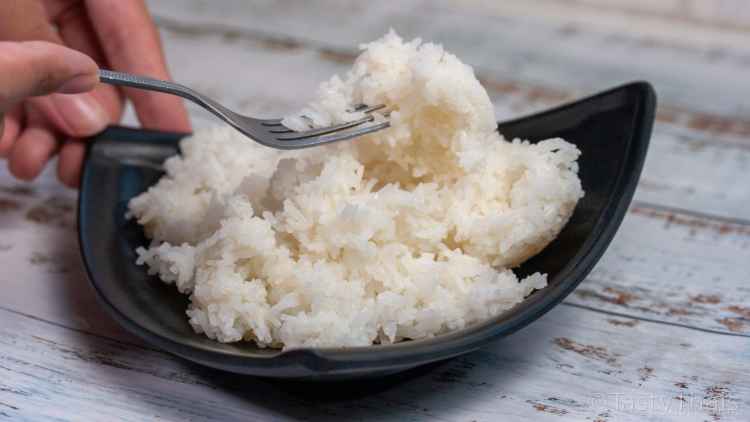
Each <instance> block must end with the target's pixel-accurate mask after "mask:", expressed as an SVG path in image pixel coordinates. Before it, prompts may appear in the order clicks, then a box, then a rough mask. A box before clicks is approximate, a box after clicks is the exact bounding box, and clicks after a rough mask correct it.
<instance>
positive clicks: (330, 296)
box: [130, 32, 583, 348]
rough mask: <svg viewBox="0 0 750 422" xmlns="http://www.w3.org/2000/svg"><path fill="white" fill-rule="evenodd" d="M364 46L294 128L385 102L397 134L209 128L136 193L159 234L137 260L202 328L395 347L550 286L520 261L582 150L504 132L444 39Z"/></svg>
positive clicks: (563, 203)
mask: <svg viewBox="0 0 750 422" xmlns="http://www.w3.org/2000/svg"><path fill="white" fill-rule="evenodd" d="M362 48H363V50H364V51H363V52H362V54H361V56H360V57H359V58H358V59H357V60H356V62H355V63H354V67H353V69H352V70H351V71H350V72H349V73H348V74H347V75H346V76H345V78H344V79H341V78H339V77H333V78H332V79H331V80H330V81H328V82H326V83H324V84H323V85H322V86H321V88H320V90H319V93H318V95H317V99H316V100H315V101H314V102H313V103H312V104H311V105H310V106H308V107H307V108H306V109H305V110H303V111H302V112H301V113H300V114H305V115H306V116H308V118H307V119H306V118H300V117H299V115H296V117H294V116H293V117H289V118H287V119H286V120H285V123H286V124H287V125H289V126H290V127H292V128H294V129H298V130H302V129H305V128H307V127H308V126H310V125H311V126H324V125H328V124H331V123H336V122H342V121H346V120H350V119H353V118H357V117H360V114H359V113H357V112H354V113H352V112H350V111H347V110H350V109H351V108H352V105H353V104H359V103H366V104H378V103H383V104H386V105H387V106H388V109H389V110H392V113H391V115H390V121H391V128H389V129H387V130H384V131H380V132H377V133H374V134H372V135H368V136H366V137H363V138H360V139H357V140H354V141H350V142H344V143H339V144H335V145H329V146H326V147H320V148H314V149H308V150H302V151H292V152H282V151H276V150H272V149H269V148H265V147H262V146H259V145H257V144H255V143H254V142H251V141H248V140H247V139H245V138H244V137H243V136H242V135H240V134H238V133H236V132H235V131H233V130H232V129H230V128H227V127H221V128H215V129H211V130H207V131H203V132H200V133H196V134H195V135H194V136H193V137H191V138H188V139H185V140H184V141H183V142H182V144H181V150H182V155H181V156H176V157H172V158H170V159H169V160H167V162H166V164H165V166H166V172H167V174H166V175H165V176H164V177H163V178H162V179H161V180H160V181H159V182H158V183H157V184H156V185H155V186H153V187H151V188H150V189H149V190H148V192H145V193H143V194H141V195H140V196H138V197H136V198H134V199H133V200H132V201H131V202H130V214H131V215H132V216H133V217H135V218H137V220H138V222H139V223H140V224H141V225H143V226H144V228H145V230H146V233H147V234H148V236H149V237H151V238H152V239H153V242H152V244H151V246H150V247H149V248H140V249H138V251H137V252H138V255H139V258H138V263H139V264H145V265H148V267H149V271H150V272H151V273H153V274H158V275H159V277H160V278H161V279H162V280H163V281H164V282H166V283H173V284H175V285H176V286H177V289H178V290H179V291H180V292H182V293H184V294H189V295H190V301H191V305H190V307H189V309H188V310H187V316H188V317H189V321H190V324H191V325H192V326H193V328H194V329H195V330H196V331H198V332H202V333H205V335H207V336H208V337H210V338H212V339H216V340H218V341H222V342H234V341H240V340H251V341H255V342H256V343H257V344H258V345H259V346H261V347H267V346H271V347H284V348H292V347H301V346H314V347H323V346H364V345H371V344H373V343H393V342H397V341H400V340H404V339H418V338H424V337H430V336H434V335H436V334H440V333H443V332H446V331H449V330H455V329H459V328H462V327H464V326H466V325H467V324H470V323H472V322H476V321H479V320H482V319H485V318H488V317H491V316H494V315H497V314H498V313H500V312H503V311H505V310H507V309H510V308H511V307H513V306H514V305H515V304H517V303H518V302H520V301H522V300H523V298H524V297H525V296H526V295H528V294H529V293H530V292H531V291H533V290H534V289H541V288H543V287H544V286H545V285H546V277H545V276H544V275H542V274H534V275H532V276H529V277H527V278H524V279H522V280H519V279H518V278H517V277H516V276H515V274H514V273H513V272H512V271H511V270H510V269H509V268H512V267H513V266H516V265H518V264H520V263H521V262H523V261H524V260H525V259H527V258H529V257H530V256H532V255H534V254H535V253H537V252H538V251H540V250H541V249H542V248H544V247H545V246H546V245H547V244H548V243H549V242H550V241H551V240H552V239H554V238H555V236H556V235H557V234H558V233H559V231H560V230H561V228H562V227H563V225H564V224H565V223H566V222H567V220H568V218H569V217H570V215H571V213H572V211H573V209H574V207H575V205H576V202H577V201H578V199H579V198H581V197H582V196H583V191H582V189H581V185H580V180H579V179H578V176H577V171H578V168H577V163H576V159H577V157H578V156H579V151H578V149H577V148H576V147H575V146H573V145H571V144H569V143H567V142H565V141H563V140H561V139H551V140H547V141H544V142H539V143H537V144H529V143H528V142H523V141H520V140H514V141H512V142H509V141H506V140H504V139H503V138H502V137H501V136H500V135H499V134H498V133H497V132H496V131H495V129H496V123H495V120H494V117H493V107H492V104H491V103H490V100H489V97H488V96H487V93H486V91H485V90H484V89H483V88H482V86H481V85H480V84H479V82H478V81H477V79H476V78H475V76H474V74H473V71H472V69H471V68H470V67H469V66H467V65H465V64H462V63H461V62H460V61H459V60H458V59H457V58H456V57H455V56H453V55H451V54H449V53H447V52H445V51H444V50H443V49H442V47H440V46H438V45H435V44H429V43H424V44H423V43H422V42H421V41H420V40H414V41H411V42H408V43H405V42H404V41H403V40H402V39H401V38H399V37H398V36H397V35H396V34H395V33H393V32H391V33H389V34H387V35H386V36H385V37H383V38H382V39H380V40H378V41H375V42H373V43H371V44H367V45H364V46H363V47H362ZM381 118H382V116H378V119H381Z"/></svg>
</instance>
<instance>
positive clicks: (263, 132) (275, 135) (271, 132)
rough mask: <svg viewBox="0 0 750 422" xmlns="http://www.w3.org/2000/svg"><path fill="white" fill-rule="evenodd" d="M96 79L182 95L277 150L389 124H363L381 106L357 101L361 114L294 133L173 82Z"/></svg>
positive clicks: (108, 75) (107, 73)
mask: <svg viewBox="0 0 750 422" xmlns="http://www.w3.org/2000/svg"><path fill="white" fill-rule="evenodd" d="M99 80H100V81H101V82H104V83H108V84H111V85H119V86H127V87H131V88H139V89H147V90H150V91H158V92H164V93H167V94H172V95H177V96H180V97H183V98H186V99H188V100H190V101H192V102H194V103H196V104H198V105H199V106H201V107H203V108H205V109H206V110H208V111H210V112H211V113H213V114H215V115H216V116H217V117H219V118H220V119H221V120H224V121H225V122H227V123H228V124H229V125H231V126H232V127H234V128H235V129H237V130H239V131H240V132H242V133H243V134H244V135H245V136H247V137H249V138H251V139H252V140H254V141H255V142H258V143H259V144H262V145H265V146H268V147H272V148H278V149H299V148H307V147H314V146H318V145H323V144H328V143H331V142H337V141H343V140H347V139H352V138H356V137H358V136H362V135H366V134H368V133H372V132H375V131H378V130H381V129H385V128H387V127H388V126H389V122H388V121H385V122H380V123H375V124H372V125H366V126H363V125H364V124H365V123H368V122H371V121H373V120H374V117H373V116H372V114H371V113H372V112H373V111H375V110H380V109H382V108H384V107H385V106H384V105H382V104H378V105H374V106H367V105H364V104H360V105H358V106H356V107H355V110H357V111H361V112H363V113H365V117H363V118H361V119H358V120H355V121H352V122H347V123H342V124H338V125H333V126H327V127H323V128H318V129H311V130H308V131H304V132H295V131H293V130H292V129H289V128H288V127H286V126H284V125H282V124H281V119H257V118H255V117H250V116H244V115H242V114H239V113H235V112H234V111H232V110H229V109H228V108H226V107H224V106H222V105H221V104H219V103H217V102H216V101H214V100H212V99H211V98H208V97H206V96H205V95H202V94H200V93H198V92H195V91H194V90H192V89H190V88H188V87H186V86H184V85H180V84H177V83H174V82H167V81H162V80H158V79H151V78H147V77H144V76H136V75H131V74H128V73H122V72H113V71H111V70H100V71H99Z"/></svg>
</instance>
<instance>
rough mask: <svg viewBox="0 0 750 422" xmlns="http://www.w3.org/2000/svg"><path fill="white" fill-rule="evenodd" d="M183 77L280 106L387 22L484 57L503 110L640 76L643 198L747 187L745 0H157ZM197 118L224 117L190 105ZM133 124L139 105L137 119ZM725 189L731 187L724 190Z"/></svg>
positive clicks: (748, 37) (461, 53)
mask: <svg viewBox="0 0 750 422" xmlns="http://www.w3.org/2000/svg"><path fill="white" fill-rule="evenodd" d="M148 4H149V6H150V8H151V11H152V13H153V15H154V17H155V19H156V21H157V24H158V25H159V27H160V29H161V31H162V34H163V40H164V44H165V48H166V53H167V56H168V59H169V61H170V65H171V69H172V72H173V75H174V77H175V79H177V80H178V81H180V82H183V83H185V84H188V85H191V86H194V87H196V88H197V89H199V90H201V91H204V92H205V93H206V94H209V95H211V96H215V97H216V98H219V99H220V100H222V101H226V103H227V104H228V105H229V106H231V107H237V108H239V109H244V110H245V111H247V112H249V113H256V114H260V115H282V114H285V113H287V112H289V111H290V110H294V109H296V108H298V107H300V106H301V105H303V104H304V103H305V102H306V101H307V100H308V99H310V98H311V96H312V95H313V93H314V90H315V88H316V87H317V86H318V84H319V83H320V82H321V81H322V80H325V79H327V78H329V77H330V76H331V75H333V74H334V73H341V72H344V71H346V70H347V69H348V68H349V67H350V65H351V62H352V60H353V59H354V58H355V57H356V55H357V54H358V45H359V44H360V43H363V42H368V41H372V40H374V39H376V38H378V37H380V36H382V35H383V34H385V33H386V32H387V31H388V29H389V28H393V29H395V30H396V31H397V32H398V33H399V34H401V35H402V36H403V37H404V38H407V39H410V38H413V37H421V38H422V39H424V40H426V41H432V42H436V43H441V44H443V45H444V46H445V47H446V49H447V50H448V51H450V52H453V53H454V54H456V55H457V56H458V57H459V58H460V59H461V60H463V61H464V62H466V63H467V64H469V65H471V66H473V67H474V69H475V71H476V73H477V76H478V77H479V78H480V80H481V81H482V82H483V84H484V86H485V87H486V88H487V89H488V90H489V93H490V95H491V97H492V100H493V102H494V103H495V105H496V110H497V113H496V114H497V117H498V119H499V120H502V119H506V118H509V117H511V116H517V115H519V114H525V113H530V112H533V111H537V110H541V109H544V108H547V107H550V106H554V105H557V104H560V103H562V102H565V101H568V100H572V99H574V98H576V97H580V96H583V95H588V94H592V93H595V92H596V91H599V90H602V89H606V88H608V87H611V86H614V85H618V84H621V83H625V82H628V81H631V80H638V79H642V80H647V81H649V82H651V83H652V84H653V85H654V86H655V87H656V90H657V92H658V95H659V113H658V122H657V126H656V129H655V134H654V139H653V142H652V146H651V150H650V153H649V154H650V155H649V159H648V163H647V165H646V170H645V174H644V177H643V181H642V183H641V186H640V187H639V193H638V197H639V198H640V199H642V200H647V201H650V202H654V203H659V204H663V205H667V206H672V207H679V208H685V209H700V210H702V211H703V212H709V213H712V214H716V215H720V216H724V217H733V216H745V217H747V216H748V213H747V211H746V210H745V208H746V204H747V203H748V199H750V189H746V187H743V186H740V183H739V181H738V180H737V177H736V175H737V174H738V171H743V170H747V169H748V159H750V144H749V143H748V140H749V139H750V96H749V95H748V93H750V8H748V7H747V1H746V0H658V1H653V0H528V1H481V0H462V1H459V0H434V1H433V0H431V1H424V0H406V1H344V0H328V1H290V0H257V1H247V0H222V1H218V2H217V1H210V0H149V1H148ZM191 113H192V115H193V118H194V124H195V126H196V127H201V126H204V125H206V124H214V123H216V122H215V121H214V120H213V118H212V117H211V116H209V115H208V114H206V113H205V112H203V111H200V110H197V109H196V108H194V107H191ZM128 121H130V122H133V121H134V120H133V118H132V113H131V115H130V116H129V120H128ZM720 187H723V188H720Z"/></svg>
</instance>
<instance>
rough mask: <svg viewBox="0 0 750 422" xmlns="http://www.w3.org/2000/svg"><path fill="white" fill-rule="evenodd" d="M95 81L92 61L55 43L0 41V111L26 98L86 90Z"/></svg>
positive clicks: (94, 65)
mask: <svg viewBox="0 0 750 422" xmlns="http://www.w3.org/2000/svg"><path fill="white" fill-rule="evenodd" d="M97 83H98V67H97V65H96V63H95V62H94V61H93V60H92V59H91V58H90V57H88V56H86V55H85V54H83V53H79V52H77V51H75V50H71V49H69V48H65V47H62V46H59V45H56V44H52V43H47V42H40V41H31V42H0V113H1V112H3V111H6V110H8V109H9V108H11V107H12V106H13V105H14V104H16V103H18V102H20V101H23V100H24V99H26V98H27V97H34V96H39V95H46V94H50V93H53V92H60V93H66V94H74V93H80V92H86V91H89V90H91V89H93V88H94V86H96V84H97Z"/></svg>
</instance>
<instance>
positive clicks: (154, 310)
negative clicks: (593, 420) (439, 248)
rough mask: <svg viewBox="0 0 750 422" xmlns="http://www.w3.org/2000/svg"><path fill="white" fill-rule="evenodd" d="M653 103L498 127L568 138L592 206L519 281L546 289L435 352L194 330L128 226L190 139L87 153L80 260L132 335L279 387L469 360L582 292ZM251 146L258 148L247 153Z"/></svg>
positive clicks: (637, 168) (431, 342) (639, 156)
mask: <svg viewBox="0 0 750 422" xmlns="http://www.w3.org/2000/svg"><path fill="white" fill-rule="evenodd" d="M655 107H656V96H655V94H654V90H653V88H652V87H651V86H650V85H649V84H648V83H645V82H636V83H631V84H628V85H624V86H622V87H618V88H615V89H611V90H609V91H606V92H603V93H600V94H597V95H594V96H592V97H589V98H586V99H583V100H580V101H577V102H574V103H571V104H568V105H564V106H562V107H558V108H555V109H553V110H550V111H546V112H543V113H539V114H535V115H532V116H529V117H524V118H521V119H517V120H513V121H509V122H504V123H500V125H499V130H500V132H501V133H502V134H504V135H505V136H506V138H514V137H518V138H523V139H529V140H531V141H539V140H543V139H547V138H552V137H562V138H565V139H566V140H568V141H570V142H573V143H575V144H576V145H577V146H578V147H579V148H580V149H581V151H582V152H583V155H582V156H581V158H580V160H579V163H580V177H581V180H582V183H583V187H584V189H585V191H586V196H585V197H584V198H583V199H582V200H581V201H580V203H579V204H578V207H577V208H576V210H575V213H574V214H573V217H572V218H571V220H570V222H569V223H568V225H567V226H566V227H565V229H564V230H563V231H562V233H561V234H560V236H559V237H558V238H557V239H556V240H555V241H554V242H553V243H552V244H551V245H549V246H548V247H547V248H546V249H545V250H544V251H543V252H542V253H541V254H539V255H537V256H536V257H534V258H533V259H531V260H530V261H528V262H526V263H524V264H523V265H522V266H521V267H520V268H519V269H518V270H517V271H519V272H520V273H522V274H529V273H533V272H536V271H541V272H544V273H548V274H549V286H548V287H547V288H545V289H543V290H541V291H537V292H535V293H534V294H532V295H531V296H529V297H528V298H527V299H526V300H524V301H523V302H522V303H521V304H519V305H518V306H516V307H515V308H514V309H512V310H510V311H508V312H506V313H504V314H502V315H499V316H497V317H495V318H492V319H490V320H488V321H485V322H482V323H478V324H475V325H472V326H470V327H468V328H465V329H463V330H460V331H455V332H452V333H449V334H446V335H442V336H438V337H435V338H432V339H428V340H418V341H409V342H404V343H400V344H394V345H384V346H372V347H361V348H346V349H345V348H327V349H302V350H293V351H288V352H280V351H278V350H269V349H259V348H257V347H255V346H254V345H253V344H250V343H237V344H221V343H218V342H215V341H212V340H210V339H208V338H206V337H204V336H203V335H200V334H196V333H195V332H193V330H192V329H191V328H190V326H189V324H188V323H187V317H186V315H185V308H186V306H187V299H186V297H185V296H183V295H181V294H179V293H177V291H176V289H174V287H173V286H167V285H165V284H164V283H161V282H159V281H156V280H153V279H152V277H150V276H148V275H147V274H146V270H145V269H144V267H139V266H136V265H135V259H136V255H135V252H134V249H135V248H136V247H137V246H139V245H144V244H146V243H147V240H146V238H145V237H144V235H143V232H142V231H141V229H140V227H139V226H138V225H137V224H136V223H134V222H132V221H129V220H126V219H125V211H126V208H127V202H128V200H129V199H130V198H132V197H133V196H135V195H137V194H139V193H140V192H142V191H144V190H145V189H147V188H148V187H149V186H150V185H152V184H153V183H155V182H156V181H157V180H158V179H159V177H160V176H161V171H160V170H159V165H160V164H161V162H162V161H163V160H164V159H165V158H167V157H169V156H171V155H174V154H176V153H177V151H178V150H177V146H178V142H179V140H180V139H181V138H182V136H184V135H180V134H170V133H161V132H150V131H144V130H136V129H126V128H119V127H114V128H110V129H108V130H107V131H105V132H104V133H102V134H101V135H99V136H98V137H97V138H96V139H95V140H94V141H93V142H91V143H90V147H89V149H88V153H87V158H86V162H85V166H84V171H83V180H82V186H81V192H80V196H79V202H78V224H79V237H80V247H81V254H82V255H83V260H84V263H85V266H86V269H87V271H88V276H89V279H90V281H91V284H92V285H93V286H94V288H95V290H96V292H97V294H98V296H99V298H100V299H101V301H102V303H103V305H104V306H105V308H106V309H107V310H108V311H109V312H110V313H111V314H112V315H113V316H114V317H115V319H117V320H118V321H119V322H120V323H121V324H122V325H123V326H125V327H126V328H127V329H128V330H130V331H132V332H133V333H135V334H136V335H138V336H140V337H142V338H144V339H145V340H146V341H148V342H150V343H152V344H154V345H155V346H157V347H160V348H162V349H164V350H166V351H169V352H172V353H174V354H176V355H179V356H182V357H184V358H186V359H190V360H192V361H195V362H199V363H201V364H204V365H207V366H211V367H215V368H219V369H223V370H227V371H232V372H238V373H243V374H251V375H259V376H266V377H278V378H307V379H337V378H353V377H361V376H376V375H385V374H388V373H393V372H398V371H402V370H406V369H409V368H413V367H416V366H419V365H423V364H426V363H429V362H434V361H438V360H443V359H447V358H450V357H453V356H457V355H460V354H464V353H468V352H471V351H473V350H476V349H477V348H479V347H481V346H482V345H483V344H485V343H487V342H489V341H491V340H493V339H496V338H499V337H501V336H506V335H508V334H511V333H513V332H514V331H516V330H518V329H520V328H523V327H524V326H526V325H527V324H529V323H531V322H532V321H534V320H535V319H537V318H539V317H540V316H542V315H543V314H544V313H545V312H547V311H548V310H549V309H551V308H552V307H553V306H555V305H556V304H558V303H559V302H560V301H561V300H562V299H563V298H565V296H567V295H568V294H569V293H570V292H571V291H573V289H574V288H575V287H576V286H577V285H578V283H580V282H581V281H582V280H583V279H584V278H585V277H586V275H587V274H588V273H589V271H590V270H591V269H592V267H593V266H594V264H596V262H597V261H598V260H599V258H600V257H601V255H602V254H603V253H604V251H605V249H606V248H607V246H608V245H609V242H610V241H611V240H612V237H613V236H614V234H615V232H616V230H617V228H618V227H619V225H620V222H621V221H622V219H623V217H624V215H625V212H626V211H627V208H628V205H629V204H630V201H631V199H632V196H633V192H634V191H635V187H636V184H637V183H638V179H639V177H640V173H641V168H642V166H643V162H644V159H645V157H646V150H647V148H648V141H649V138H650V136H651V127H652V124H653V121H654V113H655ZM248 142H249V141H248Z"/></svg>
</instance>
